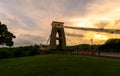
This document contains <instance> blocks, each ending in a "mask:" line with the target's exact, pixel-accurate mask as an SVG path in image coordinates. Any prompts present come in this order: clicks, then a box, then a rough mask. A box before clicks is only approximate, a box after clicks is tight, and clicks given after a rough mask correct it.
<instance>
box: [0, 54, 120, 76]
mask: <svg viewBox="0 0 120 76" xmlns="http://www.w3.org/2000/svg"><path fill="white" fill-rule="evenodd" d="M0 76H120V59H119V58H111V57H97V56H85V55H64V54H63V55H62V54H59V55H58V54H49V55H38V56H32V57H22V58H12V59H4V60H0Z"/></svg>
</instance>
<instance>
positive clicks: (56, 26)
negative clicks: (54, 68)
mask: <svg viewBox="0 0 120 76" xmlns="http://www.w3.org/2000/svg"><path fill="white" fill-rule="evenodd" d="M63 24H64V23H63V22H56V21H53V22H52V24H51V25H52V31H51V35H50V48H51V49H65V47H66V38H65V32H64V27H63V26H64V25H63Z"/></svg>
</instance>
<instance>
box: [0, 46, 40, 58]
mask: <svg viewBox="0 0 120 76" xmlns="http://www.w3.org/2000/svg"><path fill="white" fill-rule="evenodd" d="M37 54H40V52H39V46H38V45H34V46H22V47H14V48H0V59H5V58H16V57H23V56H33V55H37Z"/></svg>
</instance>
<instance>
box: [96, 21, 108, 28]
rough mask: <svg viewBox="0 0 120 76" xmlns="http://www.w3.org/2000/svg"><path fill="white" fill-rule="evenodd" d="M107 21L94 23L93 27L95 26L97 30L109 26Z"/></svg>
mask: <svg viewBox="0 0 120 76" xmlns="http://www.w3.org/2000/svg"><path fill="white" fill-rule="evenodd" d="M109 23H110V22H109V21H99V22H96V23H95V24H94V25H95V26H97V27H98V28H104V27H106V26H107V25H109Z"/></svg>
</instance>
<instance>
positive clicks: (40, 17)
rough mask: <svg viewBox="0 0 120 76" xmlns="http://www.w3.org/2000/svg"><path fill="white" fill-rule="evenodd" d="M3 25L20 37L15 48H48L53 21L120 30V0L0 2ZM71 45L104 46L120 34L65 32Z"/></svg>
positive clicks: (7, 0) (19, 0) (0, 16)
mask: <svg viewBox="0 0 120 76" xmlns="http://www.w3.org/2000/svg"><path fill="white" fill-rule="evenodd" d="M0 21H1V23H4V24H6V25H7V27H8V29H9V31H10V32H12V33H14V34H15V35H16V38H15V39H14V46H23V45H34V44H40V43H43V44H46V42H47V40H48V38H49V35H50V33H51V28H52V27H51V23H52V21H60V22H64V25H65V26H73V27H74V26H75V27H76V26H77V27H90V28H109V29H111V28H112V29H119V28H120V0H0ZM65 34H66V40H67V45H77V44H90V43H91V39H93V43H94V44H103V43H105V41H106V40H107V39H109V38H120V36H119V34H109V33H102V32H91V31H82V30H77V31H76V30H71V29H65Z"/></svg>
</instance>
